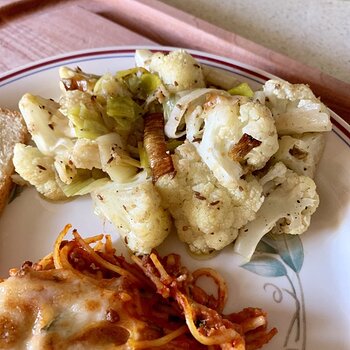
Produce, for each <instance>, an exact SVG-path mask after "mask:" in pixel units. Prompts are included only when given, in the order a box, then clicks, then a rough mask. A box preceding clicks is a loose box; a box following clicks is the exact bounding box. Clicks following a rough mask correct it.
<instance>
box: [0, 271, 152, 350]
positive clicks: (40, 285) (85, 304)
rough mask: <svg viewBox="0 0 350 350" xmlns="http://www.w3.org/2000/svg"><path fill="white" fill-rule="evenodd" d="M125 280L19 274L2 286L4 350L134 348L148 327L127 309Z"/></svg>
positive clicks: (0, 342)
mask: <svg viewBox="0 0 350 350" xmlns="http://www.w3.org/2000/svg"><path fill="white" fill-rule="evenodd" d="M121 283H122V279H111V280H109V281H105V280H104V281H101V282H100V285H99V283H98V281H97V280H96V281H94V280H93V279H90V278H88V277H83V278H79V277H78V278H77V275H76V274H74V273H73V272H71V271H69V270H49V271H33V270H31V269H27V270H26V271H20V273H18V274H17V276H14V277H10V278H8V279H7V280H6V281H4V282H2V283H0V348H1V349H28V350H29V349H30V350H34V349H40V350H46V349H47V350H48V349H50V350H51V349H72V350H75V349H77V350H79V349H89V348H93V349H110V348H113V349H130V347H129V346H128V344H127V340H128V339H129V338H130V339H137V338H138V334H140V331H142V330H143V329H146V327H147V325H146V324H145V323H144V322H141V321H138V320H136V319H134V318H132V317H131V316H130V315H129V314H128V313H127V312H126V310H125V307H123V303H122V300H121V297H122V295H124V298H125V293H127V291H123V288H122V286H121Z"/></svg>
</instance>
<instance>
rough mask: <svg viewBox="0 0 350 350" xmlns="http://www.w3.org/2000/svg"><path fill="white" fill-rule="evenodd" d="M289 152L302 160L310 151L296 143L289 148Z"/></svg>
mask: <svg viewBox="0 0 350 350" xmlns="http://www.w3.org/2000/svg"><path fill="white" fill-rule="evenodd" d="M289 154H290V155H291V156H293V157H295V158H296V159H300V160H301V159H305V158H306V157H307V156H308V152H306V151H303V150H302V149H300V148H299V147H297V146H296V145H294V146H293V148H292V149H290V150H289Z"/></svg>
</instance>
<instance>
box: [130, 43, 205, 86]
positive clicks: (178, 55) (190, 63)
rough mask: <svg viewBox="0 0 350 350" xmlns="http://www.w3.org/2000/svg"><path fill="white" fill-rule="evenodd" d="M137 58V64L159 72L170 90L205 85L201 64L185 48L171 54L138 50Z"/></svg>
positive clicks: (153, 71)
mask: <svg viewBox="0 0 350 350" xmlns="http://www.w3.org/2000/svg"><path fill="white" fill-rule="evenodd" d="M135 60H136V64H137V66H139V67H144V68H146V69H148V70H149V71H151V72H152V73H157V74H158V75H159V77H160V78H161V80H162V81H163V83H164V85H165V87H166V88H167V89H168V90H169V91H170V92H178V91H182V90H189V89H196V88H202V87H205V82H204V76H203V72H202V68H201V66H200V64H199V63H198V62H197V61H196V60H195V59H194V58H193V57H192V56H191V55H190V54H188V53H187V52H186V51H184V50H176V51H172V52H170V53H169V54H163V53H161V52H156V53H154V54H152V53H151V52H150V51H147V50H137V51H136V54H135Z"/></svg>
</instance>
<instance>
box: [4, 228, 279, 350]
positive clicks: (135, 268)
mask: <svg viewBox="0 0 350 350" xmlns="http://www.w3.org/2000/svg"><path fill="white" fill-rule="evenodd" d="M70 228H71V226H70V225H67V226H66V227H65V228H64V229H63V231H62V232H61V233H60V234H59V236H58V238H57V240H56V243H55V246H54V249H53V254H50V255H48V256H46V257H45V258H43V259H42V260H40V261H39V262H38V263H36V264H31V263H29V262H26V263H25V264H23V265H22V267H21V269H17V270H16V269H12V270H11V277H10V278H8V279H7V280H5V281H4V282H2V283H1V285H0V288H2V293H4V295H3V298H2V299H0V304H1V300H2V302H3V305H0V306H1V307H2V310H3V311H1V312H0V347H1V348H12V347H14V346H20V345H21V344H22V345H23V344H24V343H25V344H31V346H32V348H38V349H39V348H40V349H61V348H65V349H76V348H84V347H85V348H94V349H120V350H122V349H125V350H126V349H160V350H161V349H163V350H171V349H191V350H192V349H193V350H196V349H198V350H201V349H211V350H217V349H225V350H226V349H227V350H228V349H232V350H244V349H248V350H254V349H258V348H260V347H262V346H263V345H264V344H265V343H267V342H269V341H270V340H271V338H272V337H273V336H274V335H275V334H276V333H277V330H276V329H275V328H273V329H272V330H270V331H267V319H266V313H264V312H263V311H262V310H260V309H256V308H247V309H244V310H243V311H241V312H239V313H234V314H230V315H225V314H223V313H222V311H223V308H224V305H225V302H226V300H227V286H226V283H225V281H224V280H223V278H222V277H221V276H220V275H219V274H218V273H217V272H216V271H214V270H212V269H199V270H197V271H195V272H193V273H190V272H189V271H188V270H187V269H186V268H185V267H183V266H181V261H180V256H179V255H177V254H170V255H167V256H165V257H160V256H159V255H158V254H157V253H156V252H152V253H151V254H150V255H145V256H141V257H138V256H132V262H127V261H126V260H125V258H123V257H122V256H118V255H116V251H115V249H114V248H113V247H112V243H111V238H110V236H108V235H107V236H105V242H103V235H97V236H94V237H91V238H88V239H83V238H82V237H81V236H80V235H79V233H78V232H77V231H76V230H73V236H74V239H73V240H70V241H66V240H64V238H65V236H66V234H67V233H68V231H69V229H70ZM202 276H206V277H209V278H211V279H212V280H213V281H214V282H215V284H216V285H217V288H218V291H217V297H214V296H213V295H208V294H207V293H206V292H205V291H204V290H203V289H202V288H200V287H199V286H198V285H197V280H198V279H199V278H201V277H202ZM23 283H25V286H26V287H25V290H24V291H22V290H21V291H18V290H16V288H17V289H18V288H21V287H19V285H22V284H23ZM22 289H23V287H22ZM11 293H12V294H11ZM11 298H17V300H16V301H14V300H12V299H11ZM29 299H30V300H29ZM11 302H12V303H13V302H16V304H15V305H17V309H19V310H21V318H22V319H21V320H19V318H18V317H17V316H15V314H14V313H13V316H11V318H10V319H9V317H8V315H9V314H10V313H9V310H6V307H7V306H8V305H10V304H11ZM12 305H13V304H12ZM29 305H30V307H29ZM5 315H6V317H7V318H6V322H7V324H10V325H11V327H10V328H9V327H8V326H5V323H4V322H5V321H4V319H5V318H4V317H5ZM24 323H25V324H24ZM25 326H27V327H29V328H30V327H31V329H30V331H29V330H27V331H24V330H23V329H24V328H23V327H25ZM19 331H20V332H21V333H19ZM11 332H12V333H13V334H12V333H11ZM18 334H21V336H18ZM21 342H22V343H21ZM33 344H34V345H33Z"/></svg>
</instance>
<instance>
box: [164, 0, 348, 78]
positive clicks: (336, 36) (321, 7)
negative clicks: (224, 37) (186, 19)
mask: <svg viewBox="0 0 350 350" xmlns="http://www.w3.org/2000/svg"><path fill="white" fill-rule="evenodd" d="M161 1H162V2H164V3H167V4H169V5H172V6H175V7H177V8H179V9H181V10H183V11H186V12H188V13H191V14H193V15H195V16H197V17H199V18H202V19H204V20H206V21H208V22H211V23H213V24H215V25H217V26H219V27H222V28H224V29H226V30H229V31H232V32H235V33H237V34H239V35H241V36H243V37H245V38H247V39H250V40H252V41H255V42H257V43H259V44H261V45H263V46H265V47H268V48H270V49H272V50H274V51H277V52H280V53H282V54H285V55H287V56H289V57H291V58H294V59H296V60H298V61H300V62H303V63H305V64H308V65H309V66H313V67H315V68H319V69H320V70H322V71H323V72H325V73H328V74H330V75H333V76H334V77H336V78H338V79H340V80H343V81H346V82H350V1H349V0H186V1H183V0H161Z"/></svg>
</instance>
